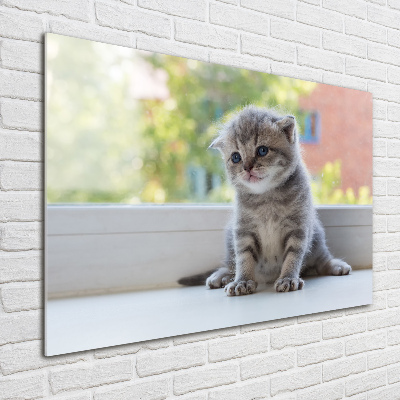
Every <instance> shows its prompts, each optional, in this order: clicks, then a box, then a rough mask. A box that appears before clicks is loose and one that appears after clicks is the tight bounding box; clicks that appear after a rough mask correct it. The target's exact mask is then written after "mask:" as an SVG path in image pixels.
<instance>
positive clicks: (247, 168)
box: [243, 163, 253, 172]
mask: <svg viewBox="0 0 400 400" xmlns="http://www.w3.org/2000/svg"><path fill="white" fill-rule="evenodd" d="M243 168H244V170H245V171H247V172H250V171H251V170H252V168H253V164H252V163H246V164H244V166H243Z"/></svg>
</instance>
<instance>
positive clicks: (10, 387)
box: [0, 372, 46, 400]
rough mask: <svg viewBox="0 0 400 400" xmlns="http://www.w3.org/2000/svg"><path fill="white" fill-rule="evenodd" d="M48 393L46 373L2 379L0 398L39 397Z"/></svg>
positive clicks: (26, 398) (25, 399) (0, 380)
mask: <svg viewBox="0 0 400 400" xmlns="http://www.w3.org/2000/svg"><path fill="white" fill-rule="evenodd" d="M45 395H46V373H45V372H41V373H39V374H33V375H32V374H29V375H27V374H24V375H18V376H10V377H7V378H4V377H2V378H1V379H0V400H11V399H12V400H14V399H15V400H17V399H24V400H28V399H37V398H43V397H44V396H45Z"/></svg>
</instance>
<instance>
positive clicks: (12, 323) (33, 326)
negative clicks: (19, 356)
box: [0, 311, 42, 373]
mask: <svg viewBox="0 0 400 400" xmlns="http://www.w3.org/2000/svg"><path fill="white" fill-rule="evenodd" d="M40 316H41V313H39V312H38V311H22V312H19V313H15V314H9V315H7V314H2V315H0V346H2V345H4V344H7V343H18V342H23V341H25V340H34V339H39V338H40V337H41V325H42V321H41V318H40ZM2 349H3V347H0V350H2ZM0 361H1V362H2V361H3V358H2V357H1V358H0ZM2 370H3V373H4V369H3V367H2Z"/></svg>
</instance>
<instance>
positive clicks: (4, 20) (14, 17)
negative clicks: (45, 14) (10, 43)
mask: <svg viewBox="0 0 400 400" xmlns="http://www.w3.org/2000/svg"><path fill="white" fill-rule="evenodd" d="M43 32H44V23H43V20H42V18H40V17H38V16H36V15H31V14H24V13H20V12H14V11H8V10H5V9H1V10H0V36H2V37H7V38H11V39H21V40H30V41H34V42H42V41H43Z"/></svg>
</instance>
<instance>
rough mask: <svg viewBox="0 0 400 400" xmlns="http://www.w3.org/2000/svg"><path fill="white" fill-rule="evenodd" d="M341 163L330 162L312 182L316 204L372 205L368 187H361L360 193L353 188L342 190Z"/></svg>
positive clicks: (337, 161) (338, 161)
mask: <svg viewBox="0 0 400 400" xmlns="http://www.w3.org/2000/svg"><path fill="white" fill-rule="evenodd" d="M341 176H342V174H341V161H340V160H336V161H335V162H333V163H332V162H328V163H326V164H325V165H324V167H323V169H322V171H321V173H320V174H318V175H317V176H316V177H314V178H313V180H312V181H311V190H312V194H313V198H314V202H315V204H359V205H362V204H372V195H371V193H370V190H369V187H368V186H361V187H360V188H359V189H358V193H357V194H356V193H354V190H353V189H352V188H347V189H346V190H343V189H341V188H340V187H341V184H342V181H341Z"/></svg>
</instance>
